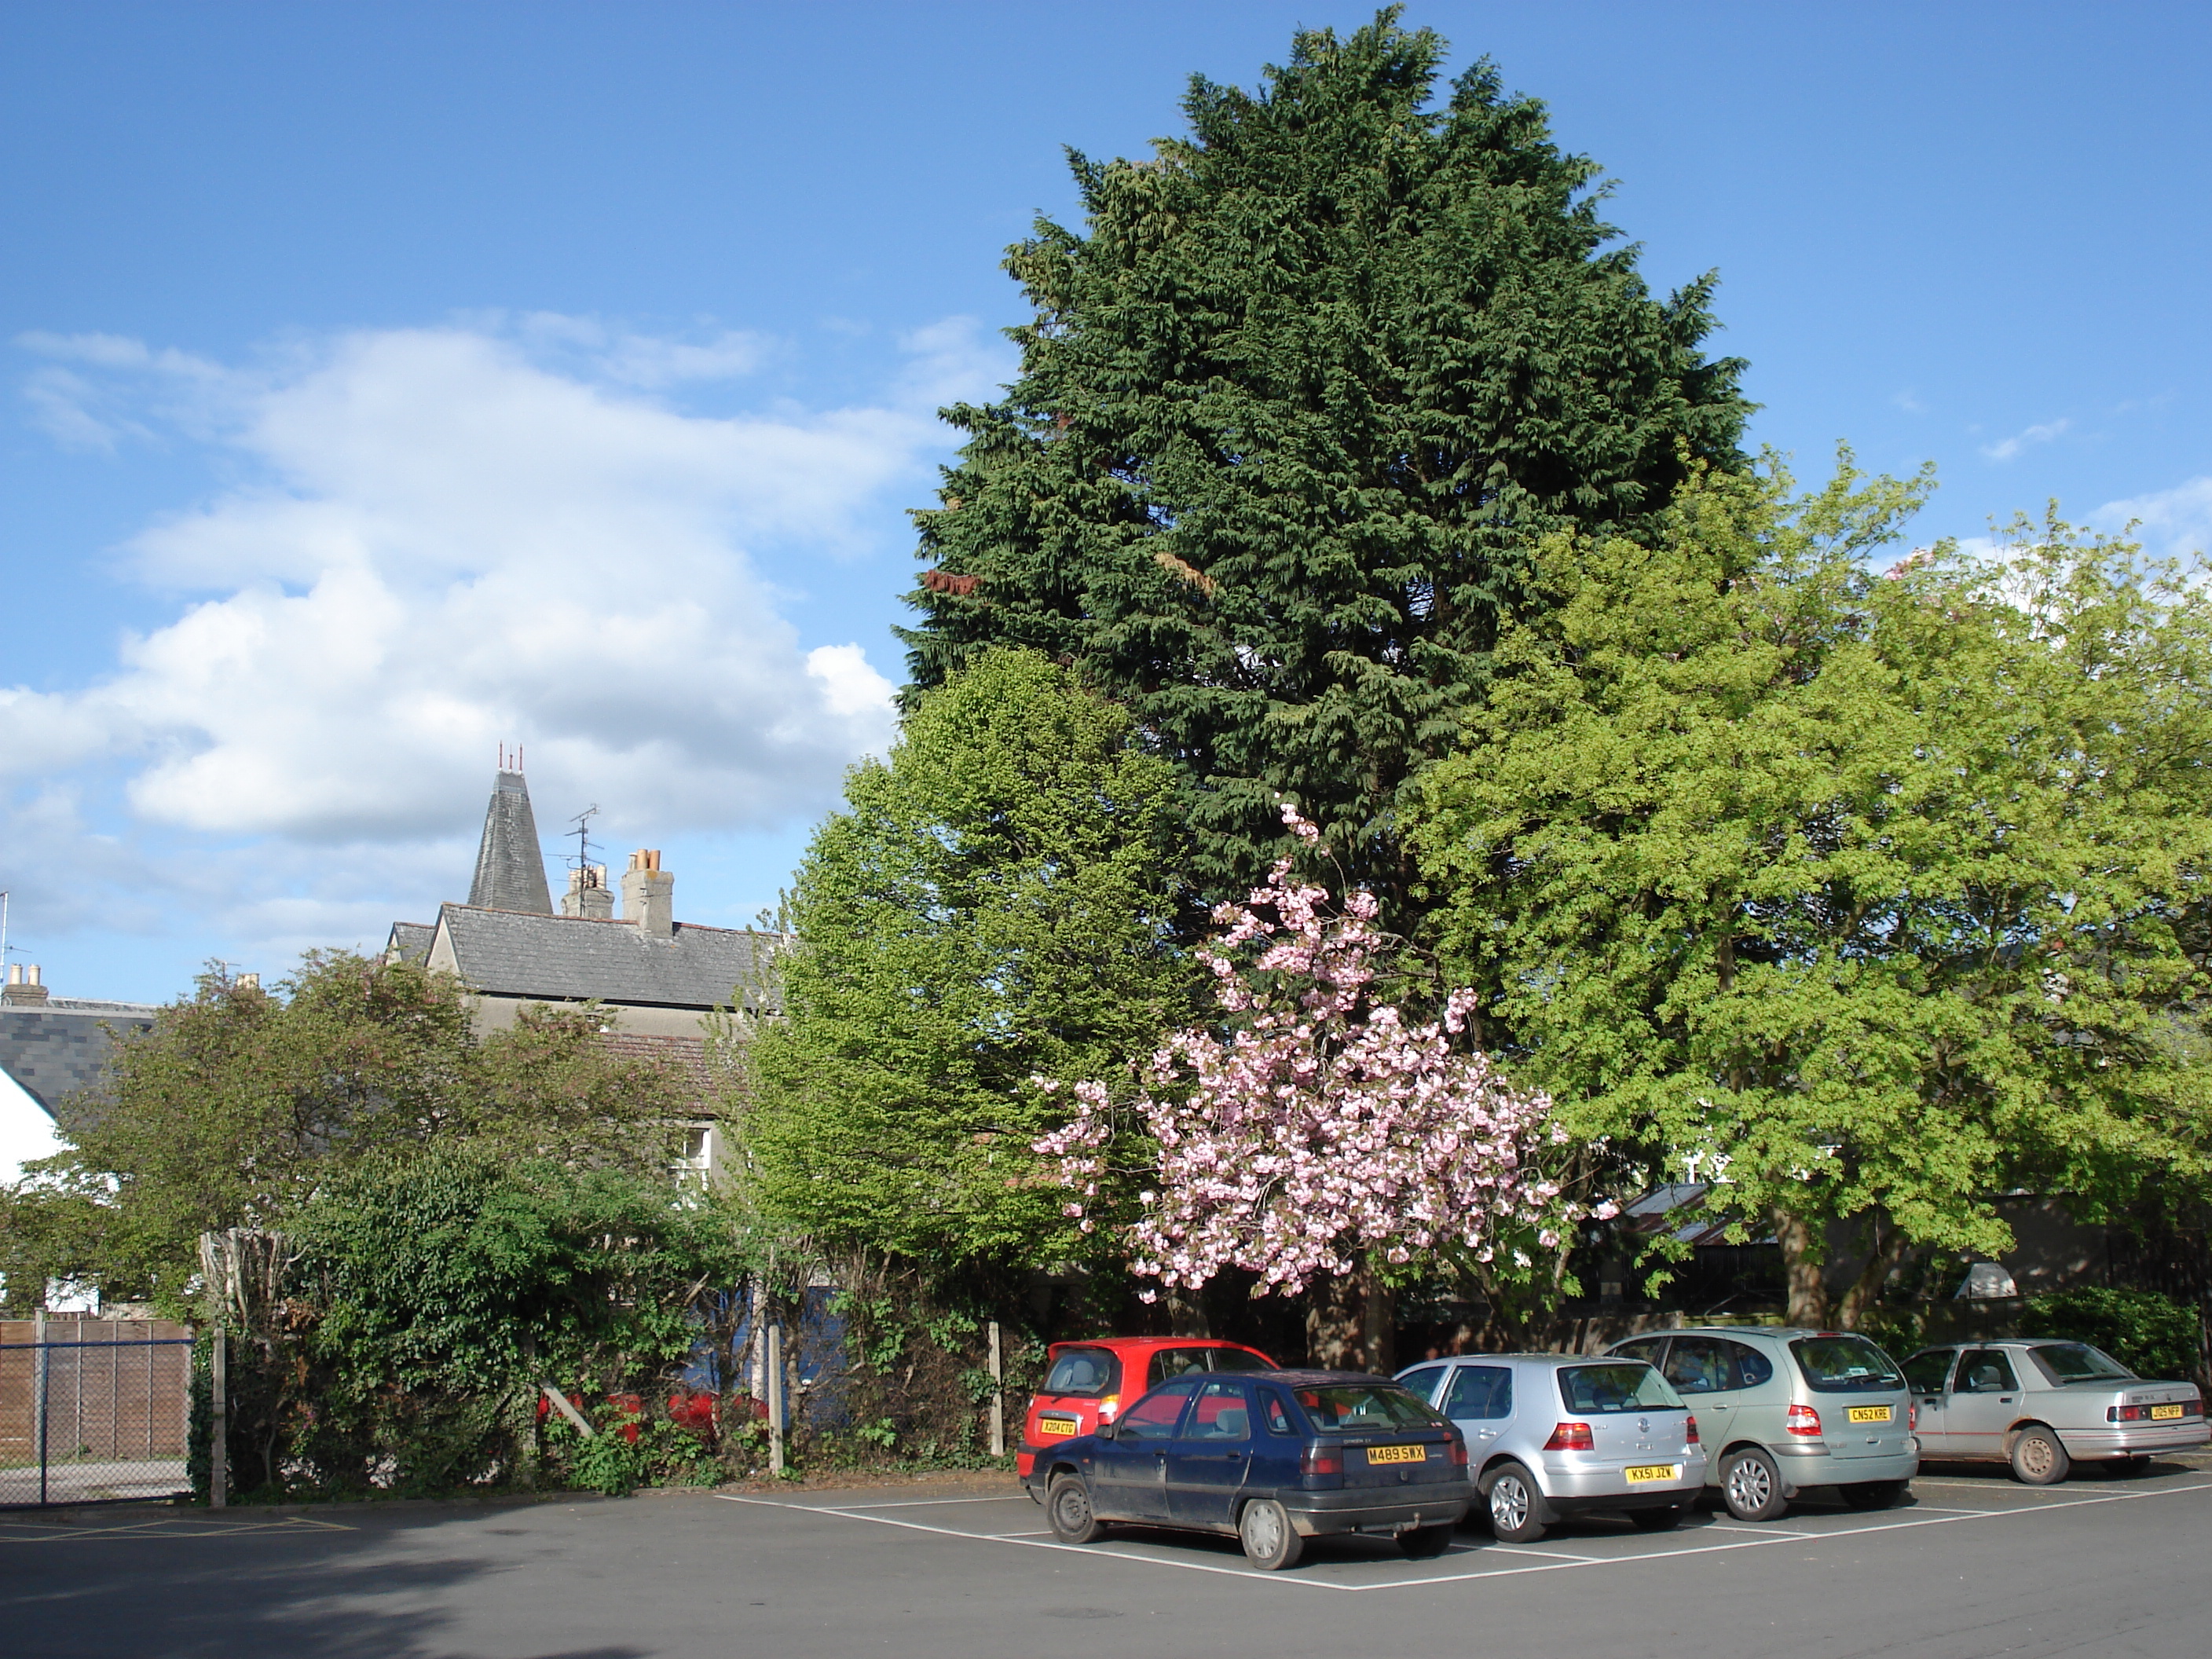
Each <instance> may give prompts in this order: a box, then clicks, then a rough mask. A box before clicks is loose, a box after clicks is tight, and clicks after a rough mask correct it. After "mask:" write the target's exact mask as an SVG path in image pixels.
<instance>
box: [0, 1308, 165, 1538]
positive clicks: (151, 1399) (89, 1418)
mask: <svg viewBox="0 0 2212 1659" xmlns="http://www.w3.org/2000/svg"><path fill="white" fill-rule="evenodd" d="M191 1365H192V1339H191V1334H189V1333H188V1332H187V1331H186V1330H185V1328H184V1327H183V1326H181V1325H172V1324H166V1323H162V1322H157V1321H150V1320H89V1319H88V1320H76V1319H68V1320H64V1319H40V1320H29V1319H14V1320H0V1507H9V1506H16V1505H22V1504H81V1503H88V1502H94V1501H100V1500H106V1499H115V1498H169V1497H173V1496H175V1495H177V1494H178V1493H180V1492H184V1491H185V1489H186V1478H185V1436H186V1430H187V1425H188V1421H189V1418H190V1413H191Z"/></svg>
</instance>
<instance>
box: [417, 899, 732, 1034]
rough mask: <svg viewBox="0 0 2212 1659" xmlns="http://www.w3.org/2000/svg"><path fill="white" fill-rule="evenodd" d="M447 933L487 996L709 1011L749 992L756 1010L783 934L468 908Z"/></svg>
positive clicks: (446, 918)
mask: <svg viewBox="0 0 2212 1659" xmlns="http://www.w3.org/2000/svg"><path fill="white" fill-rule="evenodd" d="M406 925H408V924H404V923H403V924H402V926H406ZM393 931H394V933H395V935H396V934H397V933H398V929H397V928H395V929H394V930H393ZM438 931H439V933H442V934H443V935H444V936H445V938H446V939H447V942H448V943H449V944H450V945H451V946H452V948H453V961H454V964H455V968H456V970H457V971H458V972H459V975H460V976H461V979H462V981H464V982H465V984H467V985H468V986H469V987H470V988H471V989H472V990H476V991H481V992H483V993H485V994H488V995H491V996H503V997H531V998H539V999H543V1000H546V1001H549V1002H582V1001H586V1000H592V999H596V1000H599V1001H601V1002H609V1003H622V1004H631V1005H638V1006H647V1007H660V1008H696V1009H698V1010H700V1011H701V1012H705V1011H706V1010H708V1009H710V1008H715V1007H722V1006H729V1005H730V1003H731V1001H732V998H733V997H735V996H737V995H738V994H740V992H739V990H738V987H741V986H742V987H748V989H747V990H746V991H745V992H744V993H743V994H744V996H745V1000H746V1002H747V1003H748V1004H749V1005H750V1004H752V1003H755V1002H757V995H756V994H753V993H752V992H751V991H750V987H752V986H753V985H754V984H756V983H757V981H758V979H759V977H760V975H759V973H758V970H757V965H756V964H757V963H758V962H761V961H764V960H765V958H766V957H767V955H768V953H769V951H772V950H773V949H774V947H775V935H773V934H769V933H754V932H753V931H752V930H751V929H750V928H745V929H738V928H733V927H700V926H699V925H697V924H696V923H695V922H682V921H679V922H678V923H677V924H676V928H675V932H674V933H672V934H671V936H670V937H668V938H666V939H656V938H653V937H652V936H651V935H649V934H644V933H641V932H640V931H639V929H638V927H637V924H636V923H635V922H631V921H601V920H599V919H597V918H595V917H588V916H541V915H532V914H531V913H530V912H527V911H521V910H489V909H483V908H478V907H477V906H474V905H467V904H447V905H444V906H442V907H441V908H440V910H439V913H438Z"/></svg>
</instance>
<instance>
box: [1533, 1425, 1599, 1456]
mask: <svg viewBox="0 0 2212 1659" xmlns="http://www.w3.org/2000/svg"><path fill="white" fill-rule="evenodd" d="M1544 1449H1545V1450H1546V1451H1595V1450H1596V1449H1597V1442H1596V1440H1595V1439H1594V1438H1593V1437H1591V1435H1590V1425H1589V1424H1587V1423H1562V1424H1560V1425H1559V1427H1557V1428H1555V1429H1553V1431H1552V1437H1551V1438H1550V1439H1549V1440H1547V1441H1546V1442H1545V1443H1544Z"/></svg>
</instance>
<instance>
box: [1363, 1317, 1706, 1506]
mask: <svg viewBox="0 0 2212 1659" xmlns="http://www.w3.org/2000/svg"><path fill="white" fill-rule="evenodd" d="M1398 1380H1399V1382H1401V1383H1403V1384H1404V1385H1405V1386H1406V1387H1407V1389H1411V1390H1412V1391H1413V1393H1414V1394H1416V1395H1419V1396H1420V1397H1421V1398H1422V1399H1424V1400H1425V1401H1428V1402H1429V1403H1430V1404H1431V1405H1432V1406H1434V1407H1436V1408H1437V1410H1438V1411H1439V1412H1441V1413H1443V1415H1444V1417H1445V1418H1446V1419H1449V1421H1450V1423H1451V1425H1452V1426H1453V1427H1454V1428H1455V1429H1457V1430H1458V1431H1460V1433H1461V1434H1462V1436H1464V1437H1466V1440H1467V1443H1468V1458H1469V1460H1470V1462H1471V1463H1472V1465H1473V1467H1474V1475H1475V1485H1476V1490H1477V1491H1478V1492H1480V1494H1481V1497H1482V1501H1483V1507H1485V1508H1486V1510H1488V1512H1489V1516H1490V1529H1491V1531H1492V1533H1493V1534H1496V1535H1497V1536H1498V1538H1499V1539H1500V1540H1502V1541H1504V1542H1507V1543H1511V1544H1520V1543H1527V1542H1528V1541H1531V1540H1533V1539H1536V1538H1541V1537H1542V1536H1543V1534H1544V1532H1545V1530H1546V1528H1548V1527H1550V1526H1552V1525H1553V1523H1554V1522H1558V1521H1559V1520H1562V1519H1564V1518H1565V1516H1570V1515H1579V1514H1584V1513H1588V1512H1591V1511H1602V1510H1609V1511H1614V1512H1618V1513H1621V1514H1625V1515H1626V1516H1628V1517H1629V1518H1630V1519H1631V1520H1632V1521H1633V1522H1635V1523H1636V1524H1637V1525H1638V1527H1641V1528H1644V1530H1645V1531H1647V1532H1657V1531H1663V1530H1665V1529H1666V1528H1669V1527H1672V1526H1674V1524H1675V1523H1676V1522H1679V1521H1680V1519H1681V1518H1682V1516H1683V1515H1684V1514H1685V1513H1686V1512H1687V1510H1688V1509H1689V1507H1690V1505H1691V1504H1692V1503H1693V1502H1694V1501H1695V1500H1696V1498H1697V1497H1698V1495H1699V1493H1700V1492H1703V1491H1704V1490H1705V1447H1704V1446H1703V1444H1701V1443H1700V1442H1699V1434H1698V1419H1696V1418H1695V1417H1693V1416H1692V1415H1691V1413H1690V1411H1689V1408H1688V1407H1686V1406H1685V1405H1684V1404H1683V1403H1682V1400H1681V1397H1680V1395H1677V1394H1676V1393H1675V1392H1674V1389H1671V1388H1669V1387H1668V1385H1667V1382H1666V1379H1665V1378H1664V1377H1662V1376H1660V1375H1659V1373H1658V1372H1657V1371H1656V1370H1654V1369H1653V1368H1652V1367H1651V1366H1650V1365H1648V1364H1645V1363H1644V1362H1643V1361H1642V1360H1638V1359H1614V1358H1589V1357H1587V1356H1583V1355H1575V1354H1553V1353H1543V1354H1528V1353H1514V1354H1484V1355H1480V1356H1479V1357H1474V1358H1460V1359H1449V1360H1444V1361H1442V1362H1438V1363H1431V1364H1425V1365H1416V1366H1414V1367H1413V1368H1412V1369H1411V1370H1406V1371H1402V1372H1401V1373H1400V1374H1399V1377H1398Z"/></svg>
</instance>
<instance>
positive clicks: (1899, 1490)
mask: <svg viewBox="0 0 2212 1659" xmlns="http://www.w3.org/2000/svg"><path fill="white" fill-rule="evenodd" d="M1908 1484H1909V1483H1908V1482H1906V1481H1903V1480H1855V1481H1853V1482H1852V1483H1851V1484H1850V1486H1838V1487H1837V1488H1836V1490H1837V1492H1839V1493H1841V1494H1842V1496H1843V1500H1844V1503H1845V1504H1849V1505H1850V1507H1851V1508H1852V1509H1855V1510H1893V1509H1895V1508H1896V1507H1897V1506H1898V1504H1900V1503H1901V1502H1903V1501H1904V1498H1905V1488H1906V1486H1907V1485H1908Z"/></svg>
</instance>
